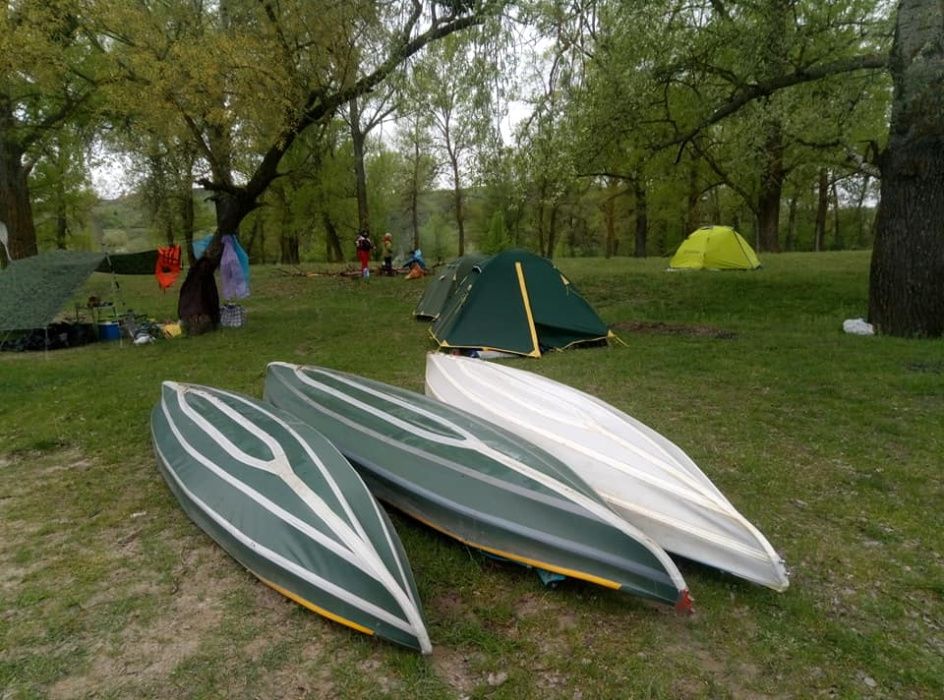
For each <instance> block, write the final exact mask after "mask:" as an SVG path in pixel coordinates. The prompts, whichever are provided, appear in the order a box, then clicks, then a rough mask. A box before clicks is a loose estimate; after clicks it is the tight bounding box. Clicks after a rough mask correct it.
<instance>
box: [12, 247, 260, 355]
mask: <svg viewBox="0 0 944 700" xmlns="http://www.w3.org/2000/svg"><path fill="white" fill-rule="evenodd" d="M209 238H212V236H211V237H209ZM208 242H209V241H207V243H208ZM203 250H205V245H204V246H203V248H202V249H201V252H202V251H203ZM204 266H205V268H206V269H205V270H204V272H206V274H203V275H199V274H195V273H193V271H194V270H195V269H196V266H195V267H193V268H191V274H193V276H194V279H195V280H196V282H192V283H191V284H190V285H189V287H188V289H187V290H186V292H182V294H181V297H182V308H183V310H184V312H187V311H189V310H190V308H191V306H193V305H194V303H195V301H196V303H198V305H200V308H203V306H202V305H203V304H209V305H211V306H212V307H213V308H214V309H215V313H212V314H209V315H208V316H207V318H206V324H205V325H206V327H207V328H209V327H215V326H216V325H219V324H222V325H224V326H230V327H238V326H242V325H244V324H245V322H246V310H245V309H244V308H243V307H242V306H240V305H238V304H235V303H228V304H226V305H225V306H224V307H223V308H221V307H220V304H219V295H218V293H217V291H216V281H215V278H214V276H213V275H214V270H213V265H212V264H211V263H210V262H209V261H206V262H205V263H204ZM180 271H181V248H180V246H179V245H172V246H166V247H160V248H157V249H156V250H148V251H143V252H140V253H121V254H109V253H105V252H100V251H99V252H85V251H65V250H57V251H53V252H49V253H41V254H39V255H33V256H30V257H27V258H23V259H20V260H14V261H12V262H11V263H10V265H9V266H8V267H7V268H6V269H4V270H0V350H52V349H59V348H66V347H76V346H78V345H84V344H86V343H89V342H95V341H96V340H119V339H120V338H127V339H129V340H131V341H133V342H134V343H135V344H137V345H140V344H145V343H148V342H151V340H153V339H157V338H163V337H173V335H174V334H173V333H166V332H163V331H162V330H161V329H160V328H158V326H157V324H156V323H155V322H154V321H152V320H149V319H147V318H146V317H141V316H140V315H134V314H133V312H131V311H130V310H128V311H125V312H123V313H119V312H118V308H117V306H118V305H121V306H123V304H116V302H115V301H102V300H99V299H97V298H91V299H89V302H88V303H87V304H85V305H84V307H85V310H86V311H87V313H89V314H91V316H92V321H93V324H94V326H93V327H94V330H95V332H94V333H89V332H87V330H88V329H87V326H88V324H87V323H85V322H84V321H82V320H81V319H80V318H79V306H77V307H76V314H75V319H74V321H70V320H66V319H62V318H59V316H60V312H61V311H62V309H63V307H64V306H65V305H66V302H67V301H68V300H69V299H70V298H71V297H73V295H75V294H76V292H77V291H78V290H79V288H80V287H81V286H82V285H83V284H85V282H86V281H87V280H88V279H89V277H91V275H92V273H94V272H103V273H106V274H111V276H112V294H113V295H114V296H115V297H117V299H118V300H119V302H120V298H121V295H120V292H119V285H118V281H117V278H116V276H117V275H154V276H155V278H156V280H157V283H158V287H159V288H160V289H161V290H163V291H166V290H167V289H168V287H170V286H171V285H172V284H173V283H174V282H175V281H176V280H177V279H178V277H179V275H180ZM220 277H221V286H222V289H223V298H224V299H225V300H234V301H235V300H239V299H244V298H246V297H247V296H249V258H248V256H247V255H246V252H245V250H243V248H242V246H241V245H240V244H239V241H238V239H236V237H234V236H223V253H222V258H221V261H220ZM189 279H190V275H188V280H189ZM211 287H212V289H211ZM178 311H180V309H178ZM198 325H199V324H198Z"/></svg>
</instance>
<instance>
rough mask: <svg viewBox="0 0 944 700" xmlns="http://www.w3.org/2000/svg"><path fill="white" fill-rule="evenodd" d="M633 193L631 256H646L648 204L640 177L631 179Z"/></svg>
mask: <svg viewBox="0 0 944 700" xmlns="http://www.w3.org/2000/svg"><path fill="white" fill-rule="evenodd" d="M633 195H634V196H635V198H636V236H635V246H634V247H633V257H636V258H644V257H646V239H647V238H648V237H649V205H648V201H647V194H646V187H645V185H644V184H643V182H642V179H641V178H636V179H635V180H634V181H633Z"/></svg>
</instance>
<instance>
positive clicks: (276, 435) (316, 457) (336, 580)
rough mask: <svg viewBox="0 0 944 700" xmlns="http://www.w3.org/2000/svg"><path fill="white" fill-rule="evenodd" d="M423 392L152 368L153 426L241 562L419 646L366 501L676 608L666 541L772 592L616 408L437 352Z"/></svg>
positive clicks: (552, 577) (199, 516)
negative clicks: (230, 388)
mask: <svg viewBox="0 0 944 700" xmlns="http://www.w3.org/2000/svg"><path fill="white" fill-rule="evenodd" d="M499 269H501V268H499ZM427 393H428V394H429V396H427V397H424V396H423V395H421V394H416V393H414V392H410V391H406V390H404V389H400V388H397V387H393V386H390V385H387V384H383V383H380V382H377V381H372V380H369V379H365V378H363V377H359V376H356V375H352V374H347V373H344V372H338V371H335V370H332V369H327V368H322V367H304V366H298V365H292V364H286V363H281V362H276V363H272V364H270V365H269V366H268V370H267V373H266V379H265V392H264V396H265V401H266V403H260V402H258V401H255V400H253V399H250V398H248V397H244V396H241V395H238V394H233V393H230V392H226V391H222V390H218V389H212V388H209V387H200V386H188V385H182V384H176V383H173V382H165V383H164V387H163V390H162V398H161V401H160V403H159V404H158V406H157V407H155V409H154V411H153V413H152V418H151V432H152V438H153V441H154V445H155V451H156V454H157V457H158V464H159V467H160V470H161V472H162V474H163V475H164V478H165V479H166V480H167V482H168V485H169V487H170V489H171V491H173V493H174V494H175V496H177V498H178V500H180V502H181V505H182V507H183V508H184V510H185V511H186V512H187V513H188V515H190V517H191V518H192V519H193V520H194V522H195V523H196V524H197V525H199V526H200V527H201V528H203V529H204V530H205V531H206V532H207V534H209V535H210V536H211V537H212V538H213V539H214V540H215V541H216V542H217V543H219V544H220V546H222V547H223V548H224V549H225V550H226V551H227V552H229V553H230V554H231V555H232V556H233V557H234V558H235V559H236V560H237V561H239V562H240V563H241V564H243V565H244V566H245V567H246V568H248V569H249V570H250V571H251V572H252V573H253V574H255V575H256V576H257V577H259V578H260V579H261V580H262V581H263V582H264V583H266V584H268V585H269V586H271V587H273V588H274V589H275V590H277V591H279V592H280V593H282V594H283V595H285V596H287V597H288V598H290V599H292V600H294V601H296V602H298V603H299V604H301V605H303V606H304V607H306V608H308V609H310V610H312V611H314V612H317V613H319V614H321V615H324V616H325V617H327V618H329V619H331V620H334V621H336V622H340V623H342V624H344V625H346V626H348V627H351V628H353V629H355V630H358V631H360V632H363V633H366V634H370V635H376V636H378V637H382V638H384V639H387V640H390V641H393V642H396V643H398V644H402V645H404V646H407V647H410V648H412V649H416V650H418V651H420V652H422V653H429V652H430V651H431V644H430V641H429V636H428V633H427V630H426V625H425V623H424V621H423V616H422V608H421V606H420V602H419V599H418V595H417V592H416V586H415V584H414V581H413V576H412V573H411V570H410V566H409V562H408V561H407V557H406V554H405V553H404V551H403V548H402V545H401V543H400V541H399V539H398V538H397V535H396V532H395V531H394V528H393V526H392V525H391V523H390V521H389V520H388V519H387V517H386V515H385V514H384V512H383V510H382V509H381V508H380V507H379V505H378V504H377V502H376V501H375V500H374V499H375V498H376V499H379V500H381V501H384V502H386V503H388V504H389V505H391V506H393V507H395V508H397V509H398V510H400V511H402V512H403V513H405V514H407V515H409V516H411V517H413V518H416V519H417V520H419V521H420V522H422V523H424V524H426V525H428V526H429V527H431V528H433V529H435V530H437V531H439V532H442V533H444V534H446V535H448V536H450V537H453V538H455V539H457V540H459V541H460V542H463V543H465V544H467V545H469V546H471V547H475V548H478V549H480V550H482V551H483V552H485V553H487V554H488V555H489V556H493V557H497V558H500V559H505V560H509V561H512V562H516V563H519V564H522V565H524V566H527V567H530V568H533V569H535V570H537V571H538V573H539V574H541V577H542V580H544V581H551V582H554V581H559V580H561V579H562V578H567V577H569V578H575V579H580V580H583V581H587V582H590V583H593V584H597V585H600V586H604V587H607V588H611V589H614V590H619V591H623V592H626V593H629V594H632V595H635V596H640V597H643V598H647V599H650V600H653V601H656V602H660V603H663V604H669V605H673V606H675V608H676V609H677V610H679V611H682V612H687V611H690V610H691V607H692V599H691V597H690V596H689V592H688V586H687V584H686V583H685V580H684V578H683V576H682V574H681V572H680V571H679V569H678V567H677V566H676V564H675V562H674V561H673V559H672V557H671V556H670V555H669V554H668V553H667V552H673V553H677V554H681V555H683V556H685V557H691V558H693V559H697V560H699V561H702V562H704V563H707V564H709V565H711V566H715V567H718V568H720V569H722V570H725V571H728V572H730V573H733V574H735V575H738V576H741V577H743V578H745V579H747V580H750V581H753V582H755V583H759V584H762V585H765V586H768V587H770V588H772V589H774V590H778V591H782V590H784V589H786V587H787V585H788V579H787V575H786V570H785V568H784V564H783V561H782V560H781V559H780V557H779V556H778V555H777V554H776V552H775V551H774V550H773V548H772V547H771V546H770V544H769V543H768V542H767V540H766V539H765V538H764V536H763V535H762V534H761V533H760V532H759V531H758V530H757V529H756V528H755V527H754V526H753V525H751V523H749V522H748V521H747V520H746V519H745V518H744V517H743V516H742V515H741V514H740V513H738V511H737V510H736V509H735V508H734V506H733V505H732V504H731V503H730V502H729V501H727V499H725V497H724V496H723V495H722V494H721V492H720V491H719V490H718V489H717V488H716V487H715V486H714V484H713V483H712V482H711V481H710V479H708V477H707V476H706V475H705V474H704V473H703V472H702V471H701V470H700V469H699V468H698V467H697V466H696V465H695V464H694V462H692V461H691V459H690V458H689V457H688V456H687V455H686V454H685V453H684V452H683V451H682V450H681V449H680V448H678V447H677V446H676V445H674V444H673V443H672V442H670V441H669V440H667V439H665V438H664V437H663V436H661V435H659V434H658V433H656V432H655V431H653V430H652V429H650V428H648V427H646V426H645V425H643V424H641V423H639V422H638V421H635V420H634V419H633V418H631V417H630V416H627V415H625V414H623V413H621V412H619V411H617V410H616V409H615V408H613V407H611V406H609V405H607V404H605V403H603V402H602V401H599V400H598V399H595V398H594V397H591V396H589V395H586V394H583V393H581V392H578V391H577V390H575V389H572V388H570V387H566V386H564V385H561V384H557V383H555V382H550V381H549V380H545V379H543V378H541V377H538V376H537V375H533V374H531V373H528V372H521V371H517V370H511V369H508V368H505V367H493V366H491V365H489V364H487V363H486V362H485V361H483V360H471V359H465V358H450V357H445V356H442V355H431V356H430V357H429V358H428V365H427ZM434 397H438V398H443V399H446V400H448V401H449V404H446V403H443V402H442V401H440V400H437V398H434ZM450 404H455V405H450ZM488 405H491V408H492V409H493V410H491V411H486V410H485V407H486V406H488ZM470 411H471V412H470ZM492 421H494V422H492ZM499 424H500V425H499Z"/></svg>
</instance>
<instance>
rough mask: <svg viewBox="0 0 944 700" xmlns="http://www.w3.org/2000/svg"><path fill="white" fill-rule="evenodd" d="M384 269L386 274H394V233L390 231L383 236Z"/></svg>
mask: <svg viewBox="0 0 944 700" xmlns="http://www.w3.org/2000/svg"><path fill="white" fill-rule="evenodd" d="M383 257H384V265H383V271H384V274H385V275H389V276H392V275H393V235H392V234H390V233H389V232H387V233H385V234H384V237H383Z"/></svg>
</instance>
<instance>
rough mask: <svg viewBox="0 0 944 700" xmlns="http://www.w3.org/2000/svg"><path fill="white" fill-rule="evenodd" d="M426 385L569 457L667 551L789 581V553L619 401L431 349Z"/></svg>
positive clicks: (757, 579)
mask: <svg viewBox="0 0 944 700" xmlns="http://www.w3.org/2000/svg"><path fill="white" fill-rule="evenodd" d="M426 394H427V395H428V396H430V397H432V398H435V399H439V400H440V401H442V402H444V403H447V404H451V405H453V406H456V407H458V408H461V409H464V410H466V411H469V412H470V413H474V414H476V415H478V416H479V417H481V418H484V419H485V420H488V421H491V422H493V423H496V424H498V425H500V426H502V427H503V428H504V429H506V430H509V431H511V432H513V433H516V434H517V435H520V436H521V437H522V438H525V439H527V440H529V441H530V442H532V443H534V444H535V445H537V446H539V447H541V448H543V449H544V450H546V451H547V452H550V453H551V454H552V455H554V456H555V457H557V458H558V459H560V460H561V461H562V462H564V463H565V464H567V465H568V466H569V467H570V468H571V469H573V470H574V471H575V472H577V474H578V475H579V476H580V477H582V478H583V479H584V480H585V481H586V482H587V483H588V484H590V486H591V487H592V488H593V489H595V490H596V491H597V493H598V494H599V495H600V496H601V497H602V498H603V499H604V501H605V502H606V503H607V504H608V505H609V506H610V507H611V508H612V509H613V510H614V511H616V512H617V513H618V514H619V515H621V516H622V517H623V518H624V519H625V520H626V521H628V522H629V523H631V524H633V525H635V526H636V527H638V528H639V529H640V530H642V531H643V532H644V533H646V534H647V535H649V536H650V537H651V538H652V539H653V540H655V541H656V542H657V543H659V544H660V545H662V547H663V548H664V549H666V550H667V551H669V552H671V553H674V554H678V555H681V556H684V557H687V558H689V559H692V560H694V561H698V562H701V563H703V564H708V565H710V566H713V567H716V568H718V569H721V570H723V571H727V572H729V573H731V574H734V575H736V576H740V577H742V578H745V579H747V580H748V581H752V582H754V583H758V584H761V585H763V586H767V587H769V588H772V589H774V590H776V591H783V590H786V588H787V587H788V586H789V583H790V582H789V580H788V578H787V571H786V568H785V566H784V562H783V560H782V559H781V557H780V556H779V555H778V554H777V552H776V551H775V550H774V548H773V547H771V545H770V543H769V542H768V541H767V539H766V538H765V537H764V536H763V534H761V532H760V531H759V530H758V529H757V528H756V527H754V526H753V525H752V524H751V523H750V522H748V520H747V519H746V518H745V517H744V516H743V515H741V514H740V513H739V512H738V511H737V509H736V508H735V507H734V506H733V505H731V503H730V501H728V499H727V498H725V497H724V495H723V494H722V493H721V491H719V490H718V488H717V487H716V486H715V485H714V484H713V483H712V482H711V480H710V479H709V478H708V477H707V476H705V474H704V473H703V472H702V471H701V469H699V468H698V466H697V465H696V464H695V463H694V462H693V461H692V460H691V458H690V457H689V456H688V455H686V454H685V453H684V452H683V451H682V450H681V449H680V448H679V447H678V446H677V445H675V444H673V443H672V442H671V441H669V440H667V439H666V438H665V437H663V436H662V435H660V434H659V433H657V432H656V431H654V430H652V429H651V428H649V427H648V426H646V425H644V424H643V423H640V422H639V421H638V420H636V419H634V418H633V417H631V416H629V415H627V414H625V413H623V412H622V411H619V410H618V409H616V408H614V407H613V406H611V405H609V404H607V403H605V402H603V401H601V400H599V399H597V398H595V397H593V396H590V395H589V394H586V393H584V392H582V391H579V390H577V389H574V388H572V387H569V386H567V385H565V384H561V383H560V382H555V381H553V380H551V379H547V378H545V377H542V376H540V375H537V374H534V373H532V372H526V371H524V370H518V369H512V368H510V367H506V366H504V365H497V364H493V363H491V362H485V361H483V360H476V359H469V358H465V357H459V356H455V355H444V354H441V353H431V354H429V355H427V360H426Z"/></svg>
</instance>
